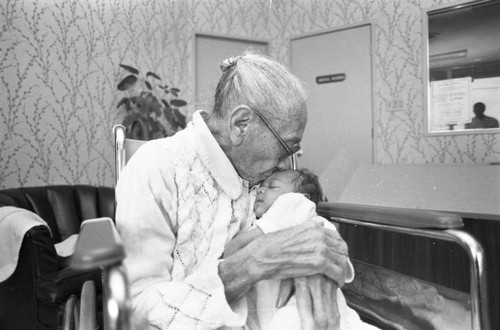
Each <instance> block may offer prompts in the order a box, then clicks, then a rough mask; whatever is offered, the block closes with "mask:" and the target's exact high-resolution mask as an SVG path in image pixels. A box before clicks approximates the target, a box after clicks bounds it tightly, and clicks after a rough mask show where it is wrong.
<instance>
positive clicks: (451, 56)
mask: <svg viewBox="0 0 500 330" xmlns="http://www.w3.org/2000/svg"><path fill="white" fill-rule="evenodd" d="M466 57H467V49H462V50H456V51H453V52H448V53H441V54H434V55H430V56H429V61H430V62H431V63H432V62H439V61H448V60H458V59H461V58H466Z"/></svg>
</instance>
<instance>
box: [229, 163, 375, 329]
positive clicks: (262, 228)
mask: <svg viewBox="0 0 500 330" xmlns="http://www.w3.org/2000/svg"><path fill="white" fill-rule="evenodd" d="M321 200H322V189H321V186H320V184H319V181H318V177H317V176H316V175H314V174H313V173H311V172H310V171H309V170H307V169H300V170H283V171H277V172H275V173H273V174H272V175H271V176H269V177H268V178H267V179H266V180H265V181H264V182H263V183H262V185H261V187H260V188H259V189H258V191H257V197H256V199H255V203H254V212H255V215H256V217H257V219H258V220H257V221H256V223H255V225H254V226H253V227H252V228H251V229H250V230H249V231H246V232H243V233H240V234H239V235H238V236H236V237H235V238H234V239H233V240H231V241H230V242H229V243H228V244H227V246H226V249H225V252H224V255H225V256H227V255H231V254H233V253H235V252H236V251H238V250H239V249H241V248H242V247H244V246H245V245H247V244H248V243H250V242H251V241H253V240H254V239H256V238H257V237H259V236H261V235H264V234H266V233H270V232H273V231H277V230H281V229H285V228H288V227H292V226H295V225H298V224H300V223H302V222H304V221H310V220H315V221H321V222H323V224H324V225H325V227H326V228H328V229H330V230H336V227H335V226H334V225H333V224H331V223H330V222H328V221H327V220H326V219H324V218H322V217H320V216H318V215H317V214H316V204H317V203H318V202H319V201H321ZM353 279H354V270H353V267H352V265H351V263H350V262H349V269H348V270H347V278H346V282H347V283H348V282H351V281H352V280H353ZM279 290H280V281H279V280H263V281H260V282H257V283H256V285H255V287H254V288H253V289H252V290H251V291H250V293H249V294H248V295H247V300H248V306H249V320H250V321H251V319H253V318H256V319H257V320H258V322H257V324H251V322H250V323H249V324H248V327H247V328H249V329H262V330H268V329H269V330H276V329H301V324H300V318H299V314H298V310H297V305H296V301H295V299H294V297H292V298H291V299H290V300H289V301H288V302H287V303H286V305H285V306H283V307H281V308H278V307H276V306H277V303H278V301H277V300H278V295H279ZM335 294H336V297H333V298H334V299H333V301H334V302H336V303H337V305H336V306H333V308H334V309H337V313H338V314H339V315H340V323H339V325H338V328H339V329H376V328H374V327H372V326H371V325H368V324H365V323H363V322H362V321H361V320H360V319H359V316H358V315H357V313H356V312H355V311H354V310H352V309H350V308H349V307H348V306H347V303H346V301H345V298H344V296H343V294H342V291H340V289H338V288H337V290H336V292H335V293H334V295H335ZM334 312H335V310H334V311H332V313H334ZM252 313H254V314H256V316H255V317H252Z"/></svg>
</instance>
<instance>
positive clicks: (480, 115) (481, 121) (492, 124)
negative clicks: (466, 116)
mask: <svg viewBox="0 0 500 330" xmlns="http://www.w3.org/2000/svg"><path fill="white" fill-rule="evenodd" d="M473 109H474V110H473V111H474V114H475V115H476V116H475V117H474V118H472V122H470V123H467V124H465V128H467V129H470V128H498V127H499V126H498V120H497V119H496V118H493V117H489V116H486V115H485V114H484V112H485V111H486V105H485V104H484V103H483V102H477V103H475V104H474V107H473Z"/></svg>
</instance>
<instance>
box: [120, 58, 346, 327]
mask: <svg viewBox="0 0 500 330" xmlns="http://www.w3.org/2000/svg"><path fill="white" fill-rule="evenodd" d="M221 68H222V71H223V74H222V77H221V78H220V81H219V84H218V86H217V90H216V94H215V103H214V108H213V110H212V112H210V113H208V112H204V111H198V112H195V113H194V114H193V119H192V121H191V123H189V125H188V127H187V128H186V129H185V130H183V131H181V132H178V133H177V134H176V135H174V136H173V137H170V138H165V139H159V140H154V141H150V142H148V143H146V144H145V145H144V146H143V147H141V148H140V149H139V150H138V151H137V152H136V154H135V155H134V157H132V159H131V160H130V161H129V163H128V164H127V166H126V167H125V169H124V170H123V172H122V174H121V175H120V181H119V182H118V185H117V188H116V198H117V213H116V221H117V227H118V230H119V232H120V234H121V236H122V239H123V244H124V246H125V249H126V253H127V258H126V259H125V266H126V268H127V271H128V274H129V279H130V282H131V292H132V300H133V308H134V315H135V316H136V317H138V318H140V319H144V320H146V322H147V324H148V325H149V327H150V328H151V329H216V328H220V327H223V326H227V327H240V328H241V327H242V326H244V325H245V323H246V320H247V306H246V300H245V299H244V295H245V293H246V292H247V291H248V290H249V288H250V287H252V285H253V284H254V283H256V282H257V281H260V280H262V279H286V278H296V277H305V278H306V280H305V281H302V282H301V283H303V284H302V286H301V287H297V288H296V296H297V301H298V305H299V306H301V318H302V320H303V324H306V325H309V327H314V329H327V328H329V327H330V326H331V325H332V324H336V323H337V322H336V321H338V320H335V318H336V317H338V315H336V314H335V313H331V311H332V305H333V303H332V301H331V298H329V294H330V293H331V292H332V291H333V290H334V289H335V287H336V286H335V284H339V285H342V284H343V283H344V280H345V270H346V269H347V264H348V259H347V247H346V244H345V242H344V241H343V240H342V239H341V238H340V236H339V235H338V234H337V233H336V232H334V231H330V230H326V229H325V228H323V227H322V226H321V225H319V224H316V223H314V222H307V223H304V224H302V225H299V226H295V227H292V228H290V229H286V230H282V231H278V232H275V233H270V234H267V235H263V236H262V237H260V238H259V239H257V240H255V241H253V242H252V243H250V244H248V245H247V246H245V247H244V248H242V249H241V250H239V251H238V252H237V253H235V254H233V255H231V256H230V257H227V258H225V259H223V258H222V254H223V252H224V247H225V245H226V243H227V242H228V241H229V240H231V239H232V238H233V237H234V236H235V235H236V234H237V233H238V232H239V231H241V230H246V229H247V228H249V227H250V225H251V224H252V222H253V220H254V219H255V216H254V215H253V212H252V204H253V201H254V199H255V193H256V188H257V186H258V184H259V183H260V182H261V181H263V180H264V179H265V178H267V177H268V176H269V175H271V174H272V173H273V172H274V171H275V170H276V169H279V168H284V167H286V166H287V158H288V157H289V156H290V155H292V154H293V153H294V152H296V151H297V150H298V149H299V148H300V146H299V143H300V140H301V138H302V134H303V132H304V128H305V125H306V120H307V111H306V94H305V92H304V89H303V87H302V86H301V84H300V82H299V81H298V79H297V78H296V77H294V76H293V75H292V74H291V73H290V72H288V71H287V70H286V69H285V68H284V67H283V66H281V65H280V64H279V63H277V62H275V61H274V60H271V59H269V58H267V57H263V56H260V55H256V54H252V53H247V54H244V55H243V56H240V57H237V58H233V59H229V60H226V61H225V62H224V63H223V64H222V65H221ZM323 294H324V296H323ZM307 319H308V320H307ZM313 323H314V324H313Z"/></svg>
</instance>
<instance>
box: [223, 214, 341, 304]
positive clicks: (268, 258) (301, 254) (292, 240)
mask: <svg viewBox="0 0 500 330" xmlns="http://www.w3.org/2000/svg"><path fill="white" fill-rule="evenodd" d="M348 262H349V261H348V255H347V245H346V243H345V242H344V240H343V239H342V238H341V237H340V235H339V233H338V232H336V231H333V230H329V229H326V228H324V227H323V225H322V224H319V223H316V222H314V221H306V222H305V223H303V224H301V225H298V226H294V227H291V228H289V229H284V230H280V231H277V232H274V233H269V234H266V235H263V236H261V237H259V238H257V239H255V240H254V241H252V242H251V243H249V244H248V245H247V246H245V247H244V248H242V249H241V250H239V251H238V252H236V253H235V254H233V255H232V256H230V257H228V258H226V259H224V261H223V262H222V263H221V264H220V265H219V275H220V277H221V279H222V281H223V283H224V287H225V290H226V298H227V299H228V301H232V300H233V299H235V298H237V297H239V296H241V295H242V294H244V293H245V292H246V291H247V290H248V288H249V287H250V286H251V285H252V284H253V283H255V282H257V281H260V280H263V279H279V280H281V279H286V278H297V277H306V276H309V275H317V274H322V275H325V276H326V277H327V278H329V279H331V280H332V281H333V282H334V283H337V284H338V286H339V287H340V286H342V285H343V284H344V283H345V279H346V271H347V270H348V269H349V266H348ZM324 282H325V281H324Z"/></svg>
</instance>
